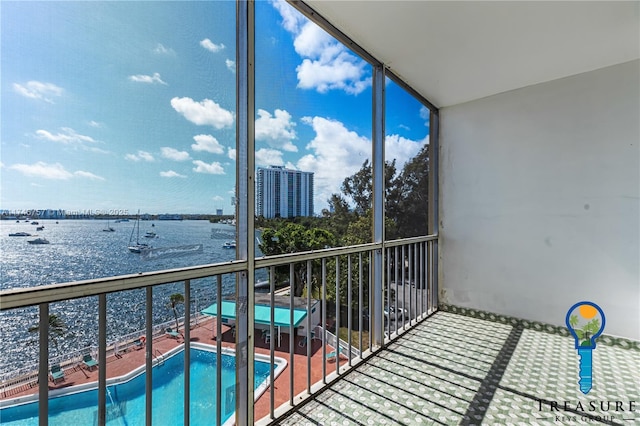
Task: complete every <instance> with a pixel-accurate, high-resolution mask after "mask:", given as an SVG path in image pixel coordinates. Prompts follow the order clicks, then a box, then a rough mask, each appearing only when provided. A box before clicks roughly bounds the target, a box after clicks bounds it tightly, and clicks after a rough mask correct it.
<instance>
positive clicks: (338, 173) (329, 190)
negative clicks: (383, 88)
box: [256, 117, 429, 206]
mask: <svg viewBox="0 0 640 426" xmlns="http://www.w3.org/2000/svg"><path fill="white" fill-rule="evenodd" d="M302 122H303V123H305V124H308V125H310V126H312V128H313V130H314V131H315V133H316V136H315V137H314V139H313V140H312V141H311V142H309V144H308V145H307V147H306V148H307V150H309V151H310V153H309V154H307V155H305V156H303V157H302V158H300V159H299V160H298V162H297V163H296V165H295V168H297V169H298V170H303V171H309V172H313V173H314V182H315V189H314V192H315V200H314V201H315V203H316V205H317V206H324V205H325V204H326V201H327V199H329V197H330V196H331V194H333V193H335V192H339V191H340V185H341V184H342V181H343V180H344V179H345V178H346V177H347V176H351V175H353V174H354V173H356V172H357V171H358V170H360V167H361V166H362V163H363V162H364V161H365V160H367V159H369V160H371V150H372V146H371V141H370V139H369V138H367V137H365V136H362V135H359V134H357V133H356V132H354V131H351V130H349V129H347V128H346V127H345V125H344V124H343V123H341V122H339V121H336V120H330V119H327V118H323V117H304V118H303V119H302ZM428 143H429V136H428V135H427V136H426V137H425V138H424V139H422V140H419V141H414V140H410V139H407V138H404V137H401V136H398V135H388V136H387V137H386V138H385V150H386V151H385V157H386V160H387V161H392V160H394V159H395V160H396V167H397V169H402V167H403V166H404V164H405V163H406V162H407V161H408V160H410V159H411V158H413V157H414V156H415V155H416V154H417V153H418V152H419V151H420V149H421V148H422V147H423V146H424V145H425V144H428ZM256 162H257V160H256ZM287 167H290V166H289V165H288V164H287Z"/></svg>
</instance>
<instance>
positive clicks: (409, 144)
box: [384, 135, 429, 170]
mask: <svg viewBox="0 0 640 426" xmlns="http://www.w3.org/2000/svg"><path fill="white" fill-rule="evenodd" d="M428 143H429V136H428V135H427V136H426V137H425V138H424V139H423V140H421V141H414V140H411V139H407V138H404V137H402V136H399V135H387V136H386V137H385V140H384V145H385V160H386V161H393V160H396V169H397V170H401V169H402V168H403V167H404V165H405V164H406V162H407V161H409V160H410V159H411V158H413V157H415V156H416V154H417V153H418V151H420V148H422V147H423V146H424V145H425V144H428Z"/></svg>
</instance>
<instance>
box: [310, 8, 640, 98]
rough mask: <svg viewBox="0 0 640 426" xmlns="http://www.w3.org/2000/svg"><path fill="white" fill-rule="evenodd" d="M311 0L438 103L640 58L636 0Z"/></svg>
mask: <svg viewBox="0 0 640 426" xmlns="http://www.w3.org/2000/svg"><path fill="white" fill-rule="evenodd" d="M306 3H307V4H308V5H309V6H311V7H312V8H313V9H314V10H316V11H317V12H318V13H319V14H320V15H322V16H323V17H324V18H326V19H327V20H328V21H329V22H331V23H332V24H333V25H334V26H335V27H337V28H338V29H340V30H341V31H342V32H343V33H345V34H346V35H347V36H348V37H350V38H351V39H352V40H353V41H355V42H356V43H357V44H359V45H360V46H361V47H362V48H364V49H365V50H366V51H367V52H369V53H370V54H371V55H373V56H374V57H375V58H377V59H378V60H379V61H381V62H383V63H384V64H385V65H387V66H388V68H390V69H391V70H392V71H393V72H394V73H395V74H397V75H398V76H399V77H401V78H402V79H403V80H404V81H406V82H407V83H408V84H409V85H410V86H412V87H413V88H414V89H415V90H417V91H418V92H419V93H420V94H422V95H423V96H424V97H425V98H427V99H428V100H429V101H430V102H432V103H433V104H434V105H436V106H438V107H445V106H450V105H455V104H459V103H462V102H467V101H470V100H473V99H478V98H482V97H485V96H490V95H493V94H496V93H501V92H505V91H508V90H513V89H517V88H520V87H525V86H529V85H532V84H536V83H541V82H544V81H550V80H555V79H558V78H562V77H567V76H570V75H574V74H579V73H582V72H587V71H591V70H595V69H598V68H603V67H606V66H610V65H615V64H619V63H623V62H628V61H631V60H634V59H638V58H640V2H639V1H621V2H612V1H601V2H595V1H562V2H560V1H528V2H525V1H509V2H506V1H466V2H463V1H399V0H385V1H371V0H370V1H328V0H306ZM639 78H640V76H639Z"/></svg>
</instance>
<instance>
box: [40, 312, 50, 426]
mask: <svg viewBox="0 0 640 426" xmlns="http://www.w3.org/2000/svg"><path fill="white" fill-rule="evenodd" d="M39 309H40V319H39V323H38V328H39V333H38V334H39V336H38V340H39V346H40V348H39V349H40V360H39V363H40V365H39V366H38V425H40V426H47V425H48V424H49V304H48V303H41V304H40V308H39Z"/></svg>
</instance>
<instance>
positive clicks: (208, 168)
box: [193, 160, 224, 175]
mask: <svg viewBox="0 0 640 426" xmlns="http://www.w3.org/2000/svg"><path fill="white" fill-rule="evenodd" d="M193 164H194V165H195V166H196V167H194V168H193V171H194V172H196V173H208V174H211V175H223V174H224V168H223V167H222V165H221V164H220V163H218V162H217V161H214V162H213V163H211V164H209V163H205V162H204V161H200V160H195V161H194V162H193Z"/></svg>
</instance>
